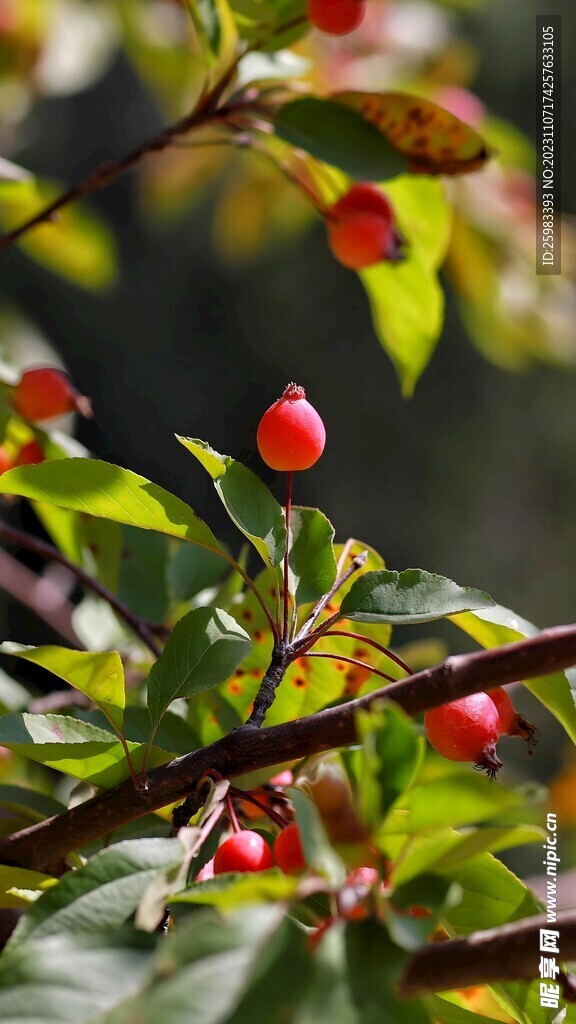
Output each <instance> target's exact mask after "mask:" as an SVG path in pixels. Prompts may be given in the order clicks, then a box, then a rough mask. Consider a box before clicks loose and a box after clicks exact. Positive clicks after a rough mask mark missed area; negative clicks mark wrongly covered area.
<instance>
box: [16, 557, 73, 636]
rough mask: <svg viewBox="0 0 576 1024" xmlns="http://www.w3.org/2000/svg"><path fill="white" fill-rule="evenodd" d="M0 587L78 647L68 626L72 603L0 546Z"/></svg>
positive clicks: (55, 587)
mask: <svg viewBox="0 0 576 1024" xmlns="http://www.w3.org/2000/svg"><path fill="white" fill-rule="evenodd" d="M0 587H2V590H5V591H6V593H7V594H10V596H11V597H14V598H16V600H17V601H20V602H21V603H22V604H23V605H26V607H27V608H30V609H31V610H32V611H33V612H34V613H35V614H36V615H37V616H38V617H39V618H40V619H42V620H43V621H44V622H46V623H47V624H48V625H49V626H51V628H52V629H54V630H56V632H57V633H60V636H62V637H64V639H65V640H66V641H67V642H68V643H69V644H72V646H73V647H80V640H79V638H78V637H77V636H76V633H75V631H74V626H73V625H72V612H73V611H74V607H73V605H71V604H70V602H69V601H68V599H67V598H66V596H65V594H63V593H62V591H61V590H60V589H59V587H57V586H56V585H55V584H54V583H53V582H52V581H51V580H48V579H43V578H42V577H41V576H37V575H36V573H35V572H32V570H31V569H29V568H28V566H26V565H22V563H21V562H19V561H18V560H17V559H16V558H13V557H12V555H9V554H8V552H7V551H4V550H3V549H1V548H0Z"/></svg>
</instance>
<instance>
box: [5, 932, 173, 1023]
mask: <svg viewBox="0 0 576 1024" xmlns="http://www.w3.org/2000/svg"><path fill="white" fill-rule="evenodd" d="M157 942H158V936H152V935H147V934H146V933H145V932H136V931H134V930H130V931H126V932H117V933H115V934H114V933H101V934H95V935H74V936H68V935H58V936H54V937H52V938H49V939H45V940H44V941H42V942H38V943H33V944H31V945H29V946H28V945H26V946H24V947H23V948H22V949H19V950H18V951H14V955H13V956H10V957H5V958H3V961H0V1019H1V1020H3V1021H4V1022H5V1024H9V1022H12V1024H16V1022H18V1024H51V1022H53V1021H54V1022H69V1024H93V1022H94V1020H95V1019H96V1014H98V1017H99V1018H100V1014H101V1013H105V1012H106V1011H109V1010H111V1009H112V1008H113V1007H114V1006H116V1005H117V1004H118V1003H120V1002H122V1001H123V1000H124V999H126V998H128V997H129V996H131V995H132V994H133V993H134V992H137V991H138V990H139V989H140V988H141V987H142V985H143V984H144V982H145V979H146V977H147V976H148V973H149V970H150V968H151V963H152V955H153V952H154V949H155V946H156V945H157Z"/></svg>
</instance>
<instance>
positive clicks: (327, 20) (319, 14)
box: [308, 0, 366, 36]
mask: <svg viewBox="0 0 576 1024" xmlns="http://www.w3.org/2000/svg"><path fill="white" fill-rule="evenodd" d="M365 11H366V2H365V0H308V17H309V19H310V21H311V22H312V24H313V25H314V26H315V27H316V28H319V29H320V31H321V32H328V33H329V34H330V35H331V36H344V35H346V34H347V33H348V32H352V30H353V29H355V28H358V25H359V24H360V22H361V21H362V18H363V17H364V14H365Z"/></svg>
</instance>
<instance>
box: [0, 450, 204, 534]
mask: <svg viewBox="0 0 576 1024" xmlns="http://www.w3.org/2000/svg"><path fill="white" fill-rule="evenodd" d="M0 493H3V494H19V495H20V496H21V497H23V498H33V499H37V500H40V501H50V502H52V503H53V504H54V505H59V506H60V507H61V508H71V509H75V510H76V511H77V512H86V513H88V515H92V516H97V517H100V518H101V519H110V520H112V521H113V522H116V523H126V524H127V525H128V526H139V527H140V528H141V529H143V530H156V531H158V533H166V534H168V535H169V536H171V537H177V538H178V539H180V540H187V541H190V542H191V543H192V544H199V545H200V546H201V547H206V548H210V549H211V550H212V551H219V550H220V546H219V544H218V541H217V540H216V538H215V536H214V534H213V533H212V531H211V530H210V529H209V527H208V526H207V525H206V523H204V522H203V521H202V520H201V519H200V518H199V517H198V516H197V515H196V513H195V512H194V511H193V509H191V508H190V506H189V505H186V503H185V502H184V501H181V499H180V498H177V497H176V496H175V495H174V494H170V492H169V491H165V490H164V488H163V487H159V486H158V484H153V483H151V482H150V481H149V480H146V478H145V477H143V476H138V474H137V473H132V472H131V471H130V470H129V469H121V468H120V467H119V466H112V465H111V464H110V463H108V462H100V461H98V460H97V459H57V460H56V461H54V462H42V463H40V465H37V466H22V467H20V468H18V469H11V470H9V471H8V472H7V473H4V474H3V475H2V477H0Z"/></svg>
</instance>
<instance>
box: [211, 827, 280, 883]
mask: <svg viewBox="0 0 576 1024" xmlns="http://www.w3.org/2000/svg"><path fill="white" fill-rule="evenodd" d="M272 867H274V861H273V859H272V854H271V853H270V847H269V846H268V843H267V842H266V840H265V839H263V838H262V836H261V835H260V834H259V833H258V832H250V831H246V832H235V833H234V835H233V836H230V838H229V839H226V840H225V842H223V843H222V845H221V846H219V847H218V849H217V850H216V854H215V856H214V874H215V875H224V874H226V872H227V871H240V872H242V873H245V872H247V871H265V870H266V868H272Z"/></svg>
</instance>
